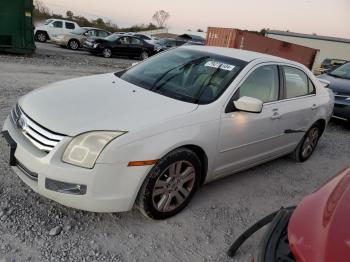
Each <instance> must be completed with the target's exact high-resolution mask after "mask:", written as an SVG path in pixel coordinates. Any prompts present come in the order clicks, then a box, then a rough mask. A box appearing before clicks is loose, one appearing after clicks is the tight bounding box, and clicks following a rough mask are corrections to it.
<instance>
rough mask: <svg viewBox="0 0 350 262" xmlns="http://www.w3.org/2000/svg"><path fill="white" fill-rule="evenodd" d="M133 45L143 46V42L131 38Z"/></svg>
mask: <svg viewBox="0 0 350 262" xmlns="http://www.w3.org/2000/svg"><path fill="white" fill-rule="evenodd" d="M131 44H133V45H142V42H141V40H140V39H137V38H134V37H132V38H131Z"/></svg>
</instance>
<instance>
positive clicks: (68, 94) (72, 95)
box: [19, 73, 198, 136]
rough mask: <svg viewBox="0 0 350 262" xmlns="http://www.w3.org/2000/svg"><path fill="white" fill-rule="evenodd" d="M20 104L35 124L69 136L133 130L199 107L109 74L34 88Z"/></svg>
mask: <svg viewBox="0 0 350 262" xmlns="http://www.w3.org/2000/svg"><path fill="white" fill-rule="evenodd" d="M19 105H20V107H21V108H22V110H23V111H24V112H25V114H27V115H28V116H29V117H30V118H31V119H32V120H34V121H36V122H37V123H38V124H40V125H42V126H44V127H45V128H47V129H49V130H51V131H54V132H57V133H61V134H65V135H69V136H75V135H77V134H80V133H83V132H87V131H93V130H119V131H133V130H136V129H139V128H142V127H146V126H149V125H155V124H157V123H160V122H162V121H164V120H166V119H170V118H173V117H176V116H179V115H181V114H186V113H189V112H191V111H193V110H195V109H196V108H197V106H198V105H195V104H191V103H186V102H182V101H179V100H175V99H172V98H169V97H166V96H163V95H160V94H157V93H154V92H151V91H148V90H146V89H143V88H140V87H137V86H135V85H133V84H130V83H128V82H126V81H124V80H122V79H120V78H118V77H116V76H115V75H114V74H112V73H111V74H104V75H97V76H90V77H84V78H78V79H73V80H67V81H63V82H59V83H55V84H51V85H49V86H46V87H43V88H39V89H36V90H35V91H33V92H31V93H29V94H27V95H25V96H24V97H22V98H21V100H20V101H19Z"/></svg>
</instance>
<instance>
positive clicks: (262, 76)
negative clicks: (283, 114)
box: [239, 65, 279, 103]
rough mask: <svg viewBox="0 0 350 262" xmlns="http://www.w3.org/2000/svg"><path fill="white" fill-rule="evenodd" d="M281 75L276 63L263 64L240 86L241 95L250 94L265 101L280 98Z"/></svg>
mask: <svg viewBox="0 0 350 262" xmlns="http://www.w3.org/2000/svg"><path fill="white" fill-rule="evenodd" d="M278 94H279V76H278V68H277V66H276V65H266V66H261V67H259V68H257V69H255V70H254V71H253V73H251V74H250V75H249V76H248V77H247V79H246V80H245V81H244V82H243V84H242V85H241V86H240V88H239V97H243V96H249V97H253V98H257V99H259V100H261V101H262V102H264V103H268V102H272V101H276V100H278Z"/></svg>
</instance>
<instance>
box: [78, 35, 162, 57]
mask: <svg viewBox="0 0 350 262" xmlns="http://www.w3.org/2000/svg"><path fill="white" fill-rule="evenodd" d="M84 47H85V48H87V49H88V51H89V52H90V53H92V54H96V55H103V56H104V57H105V58H110V57H112V56H127V57H137V58H140V59H141V60H144V59H147V58H148V57H150V56H152V55H154V54H155V53H156V52H155V48H154V45H152V44H150V43H148V42H146V41H144V40H143V39H141V38H138V37H135V36H129V35H120V34H113V35H110V36H108V37H106V38H104V39H96V40H89V41H86V42H85V45H84Z"/></svg>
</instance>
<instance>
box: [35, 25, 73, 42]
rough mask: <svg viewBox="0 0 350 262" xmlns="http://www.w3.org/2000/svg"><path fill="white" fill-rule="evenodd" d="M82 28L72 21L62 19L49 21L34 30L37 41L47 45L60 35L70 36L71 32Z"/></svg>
mask: <svg viewBox="0 0 350 262" xmlns="http://www.w3.org/2000/svg"><path fill="white" fill-rule="evenodd" d="M77 28H80V26H79V25H78V24H77V23H75V22H72V21H68V20H62V19H48V20H46V21H45V22H44V23H43V24H42V25H40V26H39V27H36V28H35V30H34V35H35V39H36V40H37V41H39V42H42V43H45V42H46V41H47V40H50V39H52V38H54V37H57V36H58V35H63V34H68V33H70V32H71V31H73V30H75V29H77Z"/></svg>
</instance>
